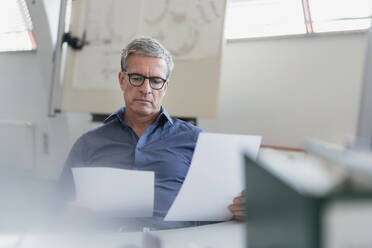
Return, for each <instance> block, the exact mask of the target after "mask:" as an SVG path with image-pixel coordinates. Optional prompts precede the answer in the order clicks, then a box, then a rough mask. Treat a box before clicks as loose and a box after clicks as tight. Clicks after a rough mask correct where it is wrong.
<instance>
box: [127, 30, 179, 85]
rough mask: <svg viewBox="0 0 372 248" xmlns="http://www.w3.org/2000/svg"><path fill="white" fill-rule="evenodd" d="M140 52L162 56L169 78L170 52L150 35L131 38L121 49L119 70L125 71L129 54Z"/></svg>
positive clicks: (171, 65)
mask: <svg viewBox="0 0 372 248" xmlns="http://www.w3.org/2000/svg"><path fill="white" fill-rule="evenodd" d="M131 54H140V55H145V56H151V57H157V58H162V59H164V60H165V62H166V63H167V67H168V73H167V78H169V76H170V74H171V73H172V70H173V67H174V63H173V59H172V54H171V53H170V52H169V51H168V50H167V49H165V48H164V47H163V45H161V44H160V43H159V42H158V41H157V40H155V39H153V38H151V37H140V38H135V39H134V40H132V41H131V42H130V43H129V44H128V45H127V46H126V47H125V48H124V49H123V50H122V51H121V70H122V71H125V70H126V69H127V68H126V67H127V61H128V58H129V55H131Z"/></svg>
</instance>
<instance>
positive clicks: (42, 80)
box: [0, 0, 69, 179]
mask: <svg viewBox="0 0 372 248" xmlns="http://www.w3.org/2000/svg"><path fill="white" fill-rule="evenodd" d="M49 1H50V0H49ZM32 2H34V3H32ZM27 4H28V6H29V9H30V14H31V17H32V21H33V24H34V31H35V37H36V42H37V45H38V49H37V51H36V52H35V51H33V52H13V53H0V77H1V83H0V120H4V119H5V120H26V121H31V122H32V123H33V124H34V125H35V131H36V137H35V138H36V140H35V143H36V165H37V168H36V171H37V173H38V174H39V175H41V176H43V177H47V178H50V179H55V178H56V177H57V176H58V174H59V172H60V169H61V167H62V164H63V161H64V160H65V157H66V154H67V151H68V149H69V131H68V126H67V121H66V118H65V115H59V116H58V117H57V118H48V117H47V110H48V97H49V85H50V80H51V70H52V52H53V49H52V48H53V44H52V39H51V35H50V29H49V26H48V22H47V16H46V12H45V10H44V6H43V2H41V1H31V0H30V1H27ZM1 139H4V140H8V142H12V137H1ZM1 163H2V164H4V165H5V164H6V161H1Z"/></svg>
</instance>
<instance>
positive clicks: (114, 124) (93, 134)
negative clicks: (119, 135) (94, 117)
mask: <svg viewBox="0 0 372 248" xmlns="http://www.w3.org/2000/svg"><path fill="white" fill-rule="evenodd" d="M119 128H120V123H119V120H118V119H113V120H110V121H109V122H105V123H103V124H102V125H99V126H97V127H95V128H93V129H90V130H88V131H86V132H85V133H83V134H82V135H81V136H80V137H79V138H78V141H79V140H81V141H83V140H85V141H87V140H91V139H97V138H100V137H107V136H108V135H110V134H115V132H117V130H118V129H119Z"/></svg>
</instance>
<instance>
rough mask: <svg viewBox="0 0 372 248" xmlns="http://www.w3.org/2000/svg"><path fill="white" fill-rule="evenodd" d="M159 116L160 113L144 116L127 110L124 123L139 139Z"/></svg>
mask: <svg viewBox="0 0 372 248" xmlns="http://www.w3.org/2000/svg"><path fill="white" fill-rule="evenodd" d="M159 114H160V111H159V112H158V113H157V114H153V115H149V116H146V115H145V116H142V115H138V114H136V113H133V112H131V111H130V110H128V109H127V110H126V111H125V114H124V122H125V123H126V124H127V125H128V126H130V127H131V128H132V129H133V131H134V132H135V133H136V134H137V136H138V137H141V135H142V134H143V133H144V132H145V131H146V129H147V128H148V127H149V126H150V125H151V124H153V123H154V122H155V121H156V119H157V118H158V116H159Z"/></svg>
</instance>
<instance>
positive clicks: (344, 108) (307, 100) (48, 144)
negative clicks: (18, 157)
mask: <svg viewBox="0 0 372 248" xmlns="http://www.w3.org/2000/svg"><path fill="white" fill-rule="evenodd" d="M31 2H33V4H32V3H31ZM27 3H28V4H29V7H30V12H31V16H32V17H33V23H34V27H35V28H34V30H35V36H36V40H37V42H38V50H37V51H36V52H17V53H1V54H0V75H1V77H2V78H1V84H0V106H1V111H0V118H1V119H10V120H27V121H31V122H32V123H33V124H34V126H35V144H36V145H35V157H36V158H35V159H36V161H37V163H36V166H37V168H36V170H37V171H38V173H39V174H40V175H42V176H43V177H46V178H50V179H55V178H57V177H58V175H59V173H60V170H61V169H62V166H63V162H64V160H65V157H66V155H67V153H68V150H69V149H70V146H71V144H72V143H73V142H74V141H75V139H76V138H77V137H78V136H79V135H80V134H81V133H82V132H84V131H86V130H88V129H90V128H91V127H93V126H96V125H97V124H94V123H92V122H91V116H90V114H87V113H72V112H69V113H61V114H58V115H57V116H56V117H55V118H48V116H47V112H48V97H49V87H50V80H51V74H52V64H51V61H52V56H53V46H54V43H55V40H56V38H55V37H56V26H57V19H56V18H57V17H58V15H57V14H56V13H58V11H59V9H58V8H59V1H58V0H53V1H52V0H47V1H44V2H43V1H27ZM44 4H45V9H44ZM365 54H366V33H365V32H349V33H343V34H323V35H314V36H311V37H306V36H293V37H285V38H270V39H253V40H241V41H226V40H225V41H224V50H223V54H222V71H221V85H220V90H219V102H218V111H217V116H216V117H215V118H200V119H198V122H199V126H200V127H201V128H203V129H204V130H205V131H209V132H223V133H241V134H254V135H262V136H263V143H264V144H270V145H280V146H290V147H300V146H301V145H302V143H303V142H304V140H305V138H306V137H316V138H320V139H322V140H326V141H329V142H334V143H343V142H344V141H345V139H346V138H347V137H348V136H354V135H355V134H356V128H357V120H358V114H359V104H360V95H361V86H362V77H363V66H364V59H365ZM176 66H177V65H176ZM118 69H119V65H118ZM113 77H116V75H113ZM170 84H171V83H170ZM8 139H9V141H10V142H11V137H9V138H8Z"/></svg>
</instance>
